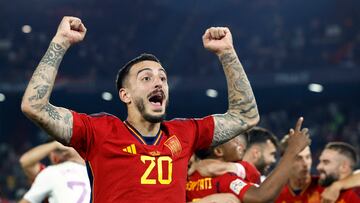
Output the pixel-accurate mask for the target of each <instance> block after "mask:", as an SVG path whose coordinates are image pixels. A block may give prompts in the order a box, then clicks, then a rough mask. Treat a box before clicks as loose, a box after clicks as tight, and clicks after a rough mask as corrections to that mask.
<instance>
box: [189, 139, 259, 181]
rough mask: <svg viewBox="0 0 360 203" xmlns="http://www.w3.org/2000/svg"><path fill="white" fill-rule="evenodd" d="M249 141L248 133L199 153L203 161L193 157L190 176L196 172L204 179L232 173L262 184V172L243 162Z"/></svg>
mask: <svg viewBox="0 0 360 203" xmlns="http://www.w3.org/2000/svg"><path fill="white" fill-rule="evenodd" d="M247 140H248V133H247V132H246V133H243V134H240V135H239V136H237V137H235V138H233V139H231V140H229V141H228V142H226V143H224V144H221V145H219V146H216V147H214V148H212V149H209V150H203V151H198V152H197V154H198V156H199V157H200V158H201V159H199V158H198V156H193V157H191V159H190V162H192V164H190V167H189V170H188V176H191V175H192V174H193V173H194V172H195V171H196V172H197V173H199V175H200V176H202V177H214V176H220V175H223V174H225V173H228V172H230V173H234V174H236V175H237V176H239V177H241V178H242V179H244V180H246V181H248V182H251V183H256V184H257V183H260V172H259V171H258V170H257V169H256V168H255V167H254V166H253V165H252V164H249V163H247V162H245V161H242V158H243V156H244V154H245V150H246V146H247V142H248V141H247ZM193 159H194V160H193Z"/></svg>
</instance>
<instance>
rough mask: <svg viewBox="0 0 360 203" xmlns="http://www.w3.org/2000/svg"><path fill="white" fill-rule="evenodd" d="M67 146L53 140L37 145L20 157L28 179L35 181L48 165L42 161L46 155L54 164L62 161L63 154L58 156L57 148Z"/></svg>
mask: <svg viewBox="0 0 360 203" xmlns="http://www.w3.org/2000/svg"><path fill="white" fill-rule="evenodd" d="M64 148H65V147H64V146H63V145H62V144H61V143H59V142H57V141H51V142H48V143H45V144H42V145H39V146H36V147H34V148H32V149H30V150H29V151H27V152H25V153H24V154H23V155H22V156H21V157H20V159H19V162H20V165H21V168H22V169H23V171H24V173H25V175H26V176H27V177H28V179H29V180H30V181H31V182H33V181H34V180H35V177H36V176H37V175H38V174H39V173H40V171H42V170H43V169H44V168H45V167H46V166H45V165H44V164H42V163H41V160H43V159H44V158H45V157H49V159H50V161H51V163H52V164H57V163H61V162H63V161H64V160H62V157H61V156H58V153H56V152H57V150H61V149H64Z"/></svg>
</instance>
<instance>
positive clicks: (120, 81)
mask: <svg viewBox="0 0 360 203" xmlns="http://www.w3.org/2000/svg"><path fill="white" fill-rule="evenodd" d="M141 61H155V62H157V63H160V61H159V59H157V58H156V56H154V55H152V54H147V53H143V54H141V55H140V56H137V57H136V58H134V59H132V60H130V61H129V62H127V63H126V64H125V65H124V66H123V67H122V68H121V69H120V70H119V72H118V74H117V77H116V88H117V90H118V91H119V90H120V89H121V88H123V87H124V81H125V79H126V76H127V75H128V74H129V72H130V69H131V67H132V66H133V65H134V64H137V63H139V62H141Z"/></svg>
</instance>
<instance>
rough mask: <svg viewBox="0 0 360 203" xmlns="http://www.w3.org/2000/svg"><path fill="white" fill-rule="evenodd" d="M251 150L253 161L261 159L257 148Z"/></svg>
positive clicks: (259, 150)
mask: <svg viewBox="0 0 360 203" xmlns="http://www.w3.org/2000/svg"><path fill="white" fill-rule="evenodd" d="M252 150H253V153H252V155H253V157H254V158H255V159H258V158H260V157H261V149H260V147H259V146H253V149H252Z"/></svg>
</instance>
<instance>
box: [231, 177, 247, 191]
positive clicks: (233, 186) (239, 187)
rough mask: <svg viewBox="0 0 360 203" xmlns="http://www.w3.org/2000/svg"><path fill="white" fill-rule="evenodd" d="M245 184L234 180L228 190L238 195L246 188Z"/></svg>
mask: <svg viewBox="0 0 360 203" xmlns="http://www.w3.org/2000/svg"><path fill="white" fill-rule="evenodd" d="M246 185H247V184H246V183H245V182H244V181H242V180H240V179H236V180H233V181H232V182H231V183H230V190H232V191H233V192H234V193H235V194H237V195H239V194H240V191H241V190H242V189H243V188H244V187H245V186H246Z"/></svg>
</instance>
